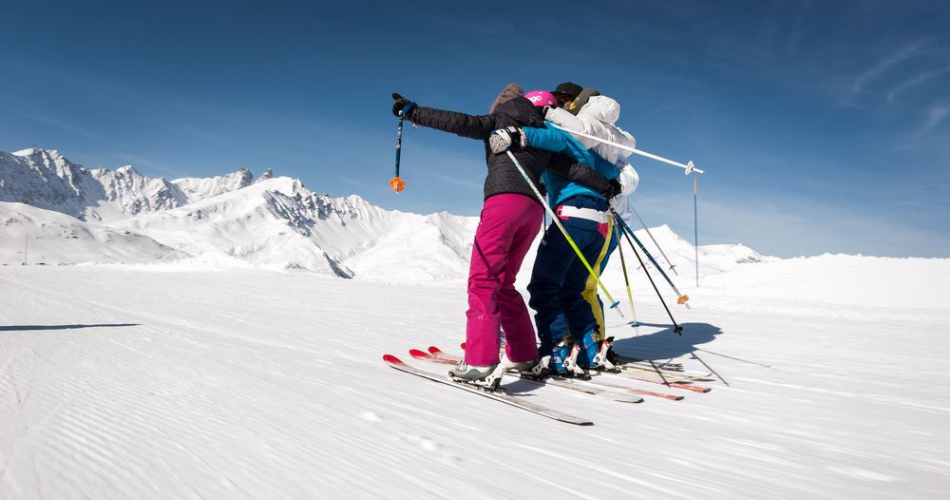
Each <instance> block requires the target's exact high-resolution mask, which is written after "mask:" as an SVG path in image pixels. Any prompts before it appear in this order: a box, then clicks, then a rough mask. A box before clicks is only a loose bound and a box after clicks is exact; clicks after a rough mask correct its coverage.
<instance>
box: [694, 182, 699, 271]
mask: <svg viewBox="0 0 950 500" xmlns="http://www.w3.org/2000/svg"><path fill="white" fill-rule="evenodd" d="M693 248H695V249H696V288H699V208H697V205H696V178H695V177H693Z"/></svg>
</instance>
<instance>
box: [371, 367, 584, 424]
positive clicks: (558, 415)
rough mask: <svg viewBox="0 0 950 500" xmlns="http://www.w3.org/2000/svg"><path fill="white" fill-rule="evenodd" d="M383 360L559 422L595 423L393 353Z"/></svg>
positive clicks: (407, 371) (417, 374) (414, 373)
mask: <svg viewBox="0 0 950 500" xmlns="http://www.w3.org/2000/svg"><path fill="white" fill-rule="evenodd" d="M383 361H385V362H386V364H388V365H389V366H391V367H393V368H395V369H397V370H399V371H401V372H405V373H409V374H412V375H416V376H418V377H422V378H426V379H429V380H431V381H433V382H439V383H441V384H445V385H448V386H452V387H456V388H458V389H462V390H463V391H466V392H471V393H475V394H478V395H481V396H484V397H486V398H489V399H494V400H495V401H500V402H502V403H506V404H509V405H511V406H516V407H518V408H521V409H522V410H526V411H530V412H531V413H535V414H537V415H541V416H544V417H547V418H550V419H554V420H557V421H559V422H565V423H568V424H574V425H593V424H594V423H593V422H591V421H590V420H584V419H582V418H578V417H575V416H572V415H568V414H566V413H562V412H559V411H557V410H553V409H550V408H546V407H544V406H541V405H539V404H536V403H531V402H528V401H524V400H522V399H521V398H517V397H515V396H511V395H509V394H507V393H505V392H504V391H503V390H499V391H494V392H491V391H487V390H485V389H482V388H479V387H478V386H476V385H472V384H467V383H465V382H457V381H455V380H452V379H450V378H448V377H445V376H441V375H436V374H434V373H429V372H427V371H425V370H420V369H418V368H416V367H414V366H410V365H407V364H406V363H403V362H402V361H401V360H400V359H399V358H397V357H396V356H393V355H392V354H386V355H384V356H383Z"/></svg>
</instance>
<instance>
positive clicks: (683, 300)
mask: <svg viewBox="0 0 950 500" xmlns="http://www.w3.org/2000/svg"><path fill="white" fill-rule="evenodd" d="M608 208H610V211H611V213H613V214H614V217H615V218H616V219H617V220H619V221H620V226H621V227H622V228H623V230H624V234H629V235H630V236H629V237H628V238H627V241H630V238H633V241H636V242H637V245H639V246H640V250H643V253H644V254H646V256H647V258H648V259H650V262H652V263H653V267H655V268H656V270H657V271H659V272H660V275H662V276H663V277H664V278H665V279H666V282H667V283H669V284H670V287H671V288H673V291H674V292H676V296H677V299H676V303H677V304H683V305H685V306H686V308H687V309H692V308H691V307H689V295H684V294H682V293H680V291H679V289H677V288H676V285H674V284H673V280H671V279H670V277H669V276H667V275H666V273H665V272H663V268H662V267H660V265H659V264H657V262H656V259H654V258H653V256H652V255H650V252H648V251H647V247H645V246H643V242H642V241H640V238H637V235H635V234H633V230H632V229H630V226H628V225H627V223H626V222H624V221H623V218H622V217H620V214H618V213H617V211H616V210H614V207H608ZM630 245H631V246H632V245H633V243H631V244H630ZM638 257H639V255H638ZM640 265H643V261H642V260H641V261H640ZM643 271H644V272H646V267H644V268H643ZM647 276H649V273H648V274H647Z"/></svg>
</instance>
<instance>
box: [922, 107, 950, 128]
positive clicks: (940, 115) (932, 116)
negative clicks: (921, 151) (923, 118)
mask: <svg viewBox="0 0 950 500" xmlns="http://www.w3.org/2000/svg"><path fill="white" fill-rule="evenodd" d="M927 114H928V117H929V118H928V120H927V126H926V129H927V130H928V131H930V130H933V129H934V128H936V127H937V125H939V124H940V123H941V122H943V121H944V120H945V119H946V118H947V116H948V115H950V104H939V105H936V106H933V107H931V108H930V110H929V112H928V113H927Z"/></svg>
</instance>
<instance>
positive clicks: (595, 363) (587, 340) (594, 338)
mask: <svg viewBox="0 0 950 500" xmlns="http://www.w3.org/2000/svg"><path fill="white" fill-rule="evenodd" d="M603 344H604V343H603V342H601V340H600V335H599V334H598V333H596V332H594V330H590V331H588V332H587V333H585V334H583V335H581V337H580V339H579V340H578V341H577V342H575V343H574V346H573V348H572V351H571V359H572V363H571V369H572V371H574V372H575V373H585V370H594V369H598V368H601V367H602V366H603V364H602V362H603V361H606V359H604V356H601V355H600V354H601V350H602V349H603ZM608 348H609V346H608ZM604 355H606V353H605V354H604Z"/></svg>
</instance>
